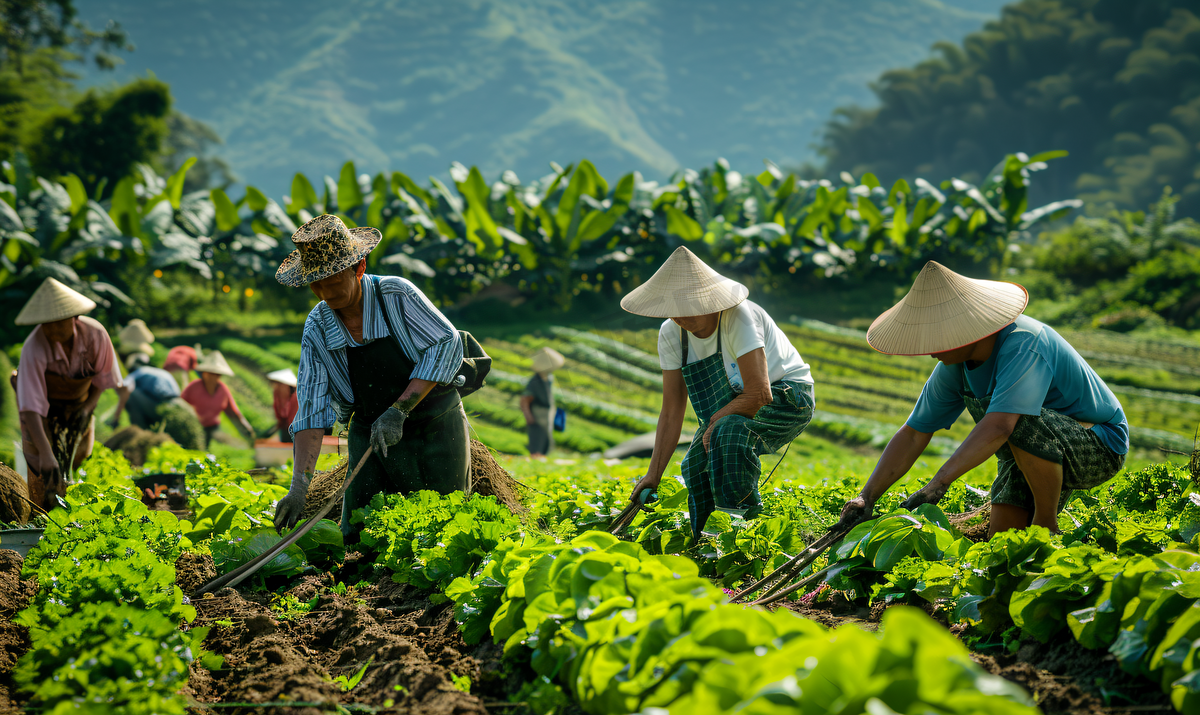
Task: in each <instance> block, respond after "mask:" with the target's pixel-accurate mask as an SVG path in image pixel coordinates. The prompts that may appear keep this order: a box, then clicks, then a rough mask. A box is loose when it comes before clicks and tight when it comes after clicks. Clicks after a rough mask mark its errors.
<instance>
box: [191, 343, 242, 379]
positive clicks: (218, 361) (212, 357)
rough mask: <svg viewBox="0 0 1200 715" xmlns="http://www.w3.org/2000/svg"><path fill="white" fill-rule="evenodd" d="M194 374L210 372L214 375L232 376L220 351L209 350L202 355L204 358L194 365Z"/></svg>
mask: <svg viewBox="0 0 1200 715" xmlns="http://www.w3.org/2000/svg"><path fill="white" fill-rule="evenodd" d="M196 372H211V373H212V374H214V375H225V376H227V377H232V376H233V369H232V368H230V367H229V363H228V362H226V360H225V356H224V355H222V354H221V351H220V350H209V351H208V352H207V353H205V354H204V358H203V359H201V360H200V362H198V363H196Z"/></svg>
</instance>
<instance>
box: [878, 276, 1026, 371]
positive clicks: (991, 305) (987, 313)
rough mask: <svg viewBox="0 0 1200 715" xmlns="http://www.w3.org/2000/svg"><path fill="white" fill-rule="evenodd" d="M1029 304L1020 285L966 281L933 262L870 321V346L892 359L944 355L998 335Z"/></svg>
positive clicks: (966, 279)
mask: <svg viewBox="0 0 1200 715" xmlns="http://www.w3.org/2000/svg"><path fill="white" fill-rule="evenodd" d="M1028 302H1029V293H1028V292H1026V290H1025V289H1024V288H1023V287H1021V286H1019V285H1017V284H1016V283H1002V282H1000V281H981V280H976V279H974V278H967V277H966V276H960V275H959V274H957V273H955V272H954V271H952V270H950V269H949V268H946V267H945V266H943V265H942V264H940V263H936V262H934V261H930V262H929V263H926V264H925V267H924V268H922V269H921V273H920V275H918V276H917V280H916V281H914V282H913V287H912V289H911V290H909V291H908V295H906V296H904V297H903V298H902V299H900V302H899V303H897V304H896V305H894V306H892V307H891V308H890V309H888V311H887V312H885V313H884V314H883V315H881V316H879V317H878V318H876V319H875V322H874V323H871V327H870V328H869V329H868V330H867V342H868V343H869V344H870V345H871V347H873V348H875V349H876V350H878V351H879V352H881V353H887V354H889V355H932V354H934V353H940V352H945V351H947V350H953V349H955V348H961V347H962V346H964V345H969V344H971V343H973V342H975V341H977V340H982V339H984V338H986V337H987V336H989V335H991V334H992V333H995V332H997V331H999V330H1000V329H1001V328H1003V327H1005V326H1006V325H1008V324H1009V323H1011V322H1013V321H1014V320H1016V319H1017V316H1019V315H1020V314H1021V313H1022V312H1024V310H1025V305H1026V304H1027V303H1028Z"/></svg>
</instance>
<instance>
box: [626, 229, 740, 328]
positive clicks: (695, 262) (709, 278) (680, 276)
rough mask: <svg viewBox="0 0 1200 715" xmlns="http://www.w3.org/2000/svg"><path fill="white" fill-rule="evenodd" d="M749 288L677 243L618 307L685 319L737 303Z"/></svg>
mask: <svg viewBox="0 0 1200 715" xmlns="http://www.w3.org/2000/svg"><path fill="white" fill-rule="evenodd" d="M749 295H750V289H749V288H747V287H746V286H744V285H742V284H741V283H738V282H737V281H735V280H733V279H732V278H726V277H725V276H723V275H721V274H720V273H717V272H716V271H714V270H713V269H711V268H709V267H708V266H707V265H706V264H705V263H704V261H702V260H700V259H699V258H697V257H696V254H694V253H692V252H691V251H689V250H688V249H687V248H685V247H683V246H680V247H679V248H676V249H675V252H674V253H672V254H671V255H670V257H668V258H667V260H666V261H665V262H664V263H663V264H662V267H661V268H659V269H658V270H657V271H655V273H654V275H652V276H650V280H648V281H646V282H645V283H643V284H641V285H640V286H638V287H637V288H634V289H633V290H631V291H630V292H629V295H627V296H625V297H624V298H622V299H621V307H622V308H624V309H625V310H627V311H629V312H630V313H633V314H634V315H644V316H646V317H648V318H688V317H691V316H695V315H708V314H709V313H719V312H721V311H722V310H728V309H730V308H732V307H734V306H736V305H740V304H741V303H742V301H744V300H746V298H747V296H749Z"/></svg>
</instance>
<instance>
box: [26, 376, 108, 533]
mask: <svg viewBox="0 0 1200 715" xmlns="http://www.w3.org/2000/svg"><path fill="white" fill-rule="evenodd" d="M45 375H46V401H47V402H49V404H50V409H49V410H48V411H47V413H46V416H45V417H43V418H42V429H43V430H45V432H46V439H47V440H49V442H50V448H51V450H52V451H53V452H54V458H55V459H57V460H58V468H59V472H60V473H59V474H57V475H52V474H39V473H38V472H35V471H34V470H33V468H32V467H30V468H29V479H28V483H29V499H30V501H32V502H33V503H35V504H38V505H40V506H41V507H42V508H43V509H45V510H47V511H49V510H50V509H53V508H54V507H56V506H57V505H58V503H57V500H56V499H55V498H54V495H53V492H52V491H50V490H48V489H47V482H48V481H52V480H53V481H57V486H58V488H57V492H58V495H59V496H66V494H67V485H68V484H70V482H71V475H72V473H73V472H74V470H75V466H76V465H75V462H76V461H77V460H76V457H78V458H79V459H78V461H82V460H83V459H84V458H86V457H87V453H90V452H91V448H90V446H91V445H90V442H91V440H90V439H88V438H89V437H90V435H91V429H92V413H90V412H86V413H85V412H83V411H82V410H81V409H80V408H81V407H83V404H84V403H85V402H87V396H88V391H89V390H90V389H91V387H92V376H91V375H89V376H87V377H63V376H62V375H59V374H56V373H53V372H47V373H46V374H45ZM14 382H15V380H14ZM80 446H85V449H86V451H85V453H84V454H79V448H80ZM21 450H22V451H23V452H25V453H26V454H38V448H37V445H35V444H34V443H32V442H28V441H24V440H23V441H22V443H21Z"/></svg>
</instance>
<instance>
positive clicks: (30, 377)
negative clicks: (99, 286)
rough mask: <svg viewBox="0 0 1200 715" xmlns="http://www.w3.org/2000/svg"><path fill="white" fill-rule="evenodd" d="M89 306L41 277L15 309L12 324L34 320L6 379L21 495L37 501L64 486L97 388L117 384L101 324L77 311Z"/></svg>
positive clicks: (90, 428)
mask: <svg viewBox="0 0 1200 715" xmlns="http://www.w3.org/2000/svg"><path fill="white" fill-rule="evenodd" d="M95 307H96V303H95V302H93V301H92V300H90V299H89V298H87V297H85V296H83V295H81V294H79V293H77V292H75V291H73V290H71V289H70V288H68V287H67V286H65V285H63V284H62V283H59V282H58V281H56V280H55V279H53V278H47V279H46V280H45V281H44V282H43V283H42V285H41V286H39V287H38V289H37V290H36V291H35V292H34V294H33V296H32V297H30V299H29V302H27V303H26V304H25V307H23V308H22V309H21V312H20V313H18V314H17V319H16V324H17V325H36V326H37V327H36V328H34V329H33V332H31V333H30V334H29V337H28V338H26V339H25V344H24V345H23V346H22V348H21V362H20V365H19V370H18V372H17V374H16V375H15V377H14V382H15V383H16V384H15V385H14V387H15V388H16V393H17V405H18V407H17V409H18V410H19V412H20V420H21V451H22V452H24V453H25V461H26V463H27V464H28V465H29V478H28V480H29V496H30V499H31V500H32V501H33V502H34V503H35V504H39V505H42V506H43V508H45V509H51V508H53V507H54V506H55V505H56V503H57V500H56V499H55V494H58V495H65V494H66V487H67V481H68V475H69V474H70V472H71V471H72V470H74V469H77V468H78V467H79V465H80V464H82V463H83V460H85V459H87V457H88V456H89V455H91V453H92V442H93V441H94V439H95V419H94V418H93V413H94V412H95V410H96V403H97V402H99V400H100V394H101V393H102V392H104V391H105V390H107V389H109V388H114V389H117V390H120V391H124V390H125V387H124V384H123V382H122V381H121V368H120V365H119V364H118V362H117V354H116V351H115V350H114V349H113V344H112V340H111V339H110V338H109V337H108V331H106V330H105V329H104V326H102V325H100V323H98V322H96V321H95V320H93V319H91V318H89V317H87V316H86V315H85V313H88V312H90V311H91V310H92V309H94V308H95Z"/></svg>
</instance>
